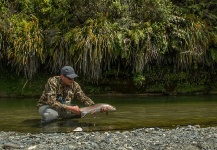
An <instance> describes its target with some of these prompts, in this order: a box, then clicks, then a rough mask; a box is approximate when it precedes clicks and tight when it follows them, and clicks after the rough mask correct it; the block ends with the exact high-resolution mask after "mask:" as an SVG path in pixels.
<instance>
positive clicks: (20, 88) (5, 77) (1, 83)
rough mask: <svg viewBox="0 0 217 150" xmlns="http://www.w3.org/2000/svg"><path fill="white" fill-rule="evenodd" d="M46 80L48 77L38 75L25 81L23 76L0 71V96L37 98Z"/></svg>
mask: <svg viewBox="0 0 217 150" xmlns="http://www.w3.org/2000/svg"><path fill="white" fill-rule="evenodd" d="M47 79H48V77H47V76H46V75H45V74H43V75H38V76H35V77H33V78H32V79H31V80H27V79H26V78H24V77H23V76H19V75H16V74H14V73H12V72H9V71H1V73H0V96H3V97H4V96H7V97H14V96H27V97H35V96H39V95H41V93H42V91H43V88H44V85H45V83H46V81H47Z"/></svg>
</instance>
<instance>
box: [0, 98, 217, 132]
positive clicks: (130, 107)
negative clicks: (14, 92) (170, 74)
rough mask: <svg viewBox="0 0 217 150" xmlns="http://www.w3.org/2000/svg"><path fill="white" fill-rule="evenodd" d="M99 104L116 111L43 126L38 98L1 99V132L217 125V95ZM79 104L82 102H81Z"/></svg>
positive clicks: (130, 99) (111, 99) (136, 99)
mask: <svg viewBox="0 0 217 150" xmlns="http://www.w3.org/2000/svg"><path fill="white" fill-rule="evenodd" d="M92 99H93V100H94V101H95V102H96V103H98V102H104V103H109V104H111V105H114V106H115V107H116V108H117V111H116V112H111V113H110V114H109V115H108V116H106V115H105V113H98V114H96V115H95V116H93V115H87V116H86V117H85V118H82V119H77V118H76V119H68V120H58V121H56V122H52V123H49V124H46V125H41V124H40V116H39V115H38V113H37V109H36V103H37V99H14V98H8V99H0V110H1V111H0V115H1V118H0V122H1V124H0V129H1V130H2V131H19V132H31V133H40V132H72V131H73V130H74V129H75V128H77V127H82V129H83V131H104V130H131V129H134V128H142V127H168V128H170V127H176V126H177V125H188V124H191V125H194V124H199V125H201V126H202V127H205V126H216V125H217V117H216V114H217V109H216V108H217V96H181V97H175V96H174V97H168V96H112V97H104V96H101V97H92ZM78 105H80V103H78Z"/></svg>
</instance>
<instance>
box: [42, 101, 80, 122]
mask: <svg viewBox="0 0 217 150" xmlns="http://www.w3.org/2000/svg"><path fill="white" fill-rule="evenodd" d="M38 112H39V114H40V115H41V116H42V120H41V122H42V123H48V122H51V121H53V120H56V119H58V118H63V119H69V118H73V117H75V116H76V114H73V113H70V112H61V111H56V110H54V109H52V108H50V106H49V105H43V106H41V107H39V109H38Z"/></svg>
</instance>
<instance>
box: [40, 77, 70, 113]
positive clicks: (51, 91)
mask: <svg viewBox="0 0 217 150" xmlns="http://www.w3.org/2000/svg"><path fill="white" fill-rule="evenodd" d="M57 84H58V83H57V82H55V81H54V79H53V80H52V79H50V80H48V82H47V84H46V85H45V89H44V94H43V95H44V98H43V99H44V103H45V104H47V105H49V106H50V107H51V108H53V109H55V110H61V111H65V107H66V105H65V104H62V103H60V102H59V101H58V100H57Z"/></svg>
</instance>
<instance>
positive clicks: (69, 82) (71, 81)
mask: <svg viewBox="0 0 217 150" xmlns="http://www.w3.org/2000/svg"><path fill="white" fill-rule="evenodd" d="M60 77H61V80H62V82H63V83H64V84H65V85H69V86H71V85H72V83H73V81H74V79H70V78H68V77H66V76H64V75H61V76H60Z"/></svg>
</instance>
